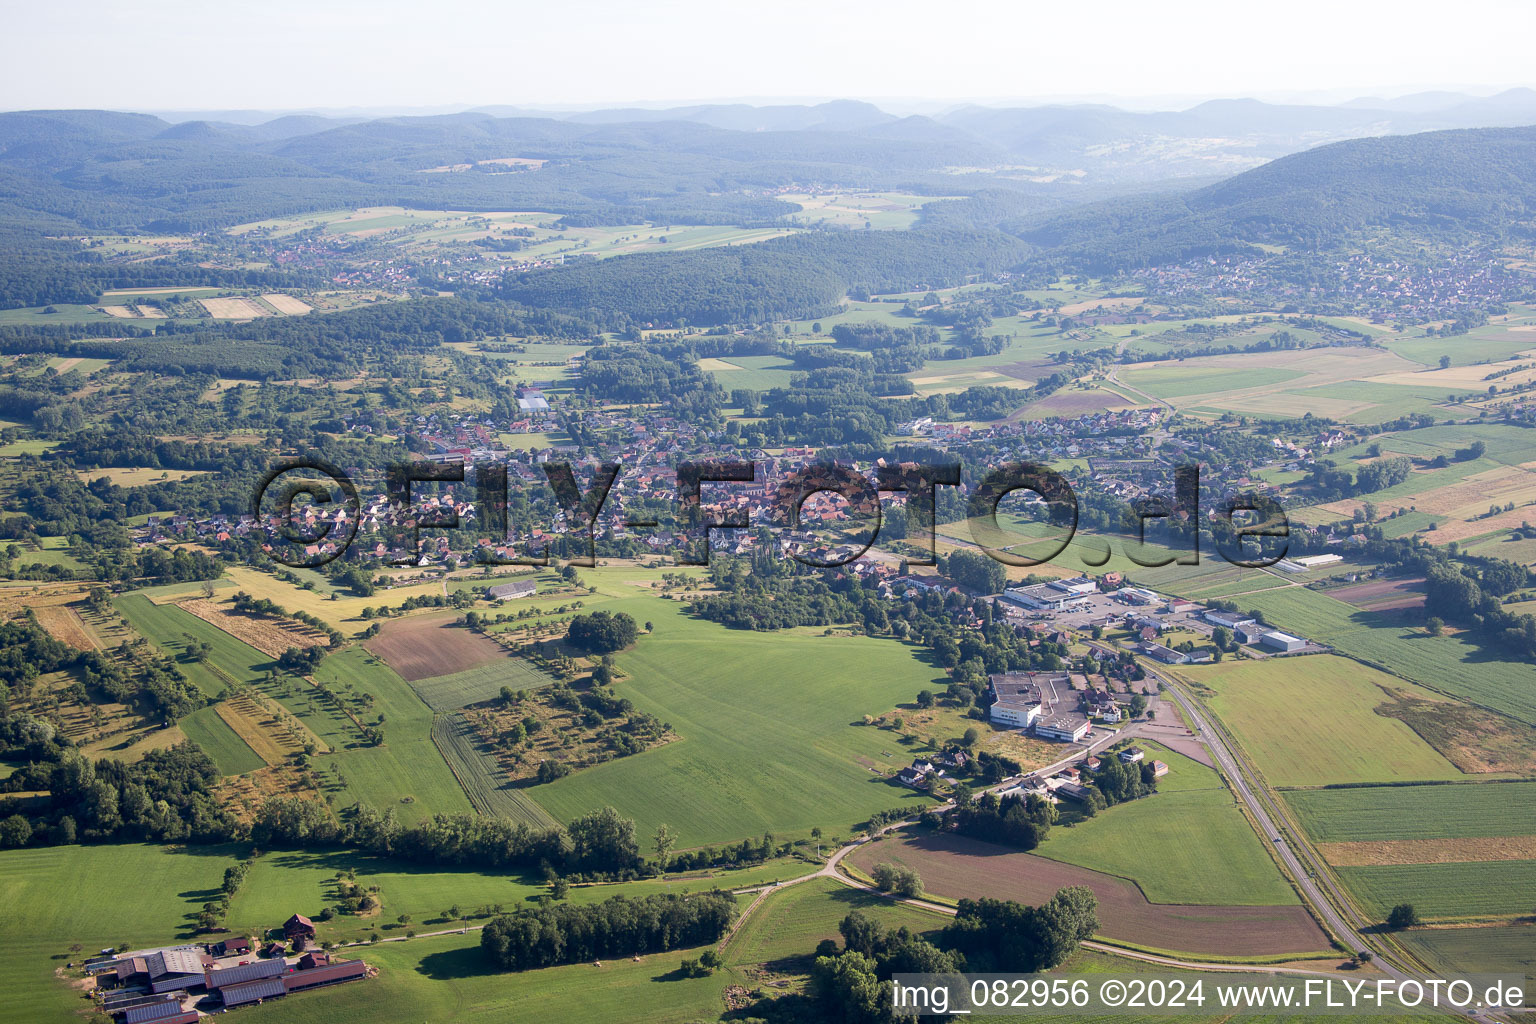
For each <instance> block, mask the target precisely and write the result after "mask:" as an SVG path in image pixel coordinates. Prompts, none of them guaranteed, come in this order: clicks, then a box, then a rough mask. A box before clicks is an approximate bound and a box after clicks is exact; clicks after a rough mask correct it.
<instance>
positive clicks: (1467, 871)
mask: <svg viewBox="0 0 1536 1024" xmlns="http://www.w3.org/2000/svg"><path fill="white" fill-rule="evenodd" d="M1335 871H1336V872H1337V873H1338V875H1339V877H1340V878H1341V879H1343V881H1344V883H1345V884H1346V885H1347V886H1349V888H1350V891H1351V892H1353V893H1354V894H1355V895H1356V896H1357V897H1358V898H1359V899H1360V901H1361V902H1362V903H1363V904H1364V906H1365V908H1366V910H1367V911H1368V912H1369V913H1371V914H1373V915H1375V916H1376V917H1377V918H1378V919H1381V920H1385V918H1386V915H1387V911H1389V910H1390V909H1391V908H1392V907H1394V906H1396V905H1397V904H1399V903H1411V904H1413V907H1414V909H1415V910H1417V911H1418V913H1419V916H1420V917H1423V918H1426V919H1437V918H1438V919H1446V920H1455V919H1457V918H1471V917H1479V916H1524V915H1526V914H1529V913H1530V912H1531V894H1532V893H1536V860H1497V861H1467V862H1463V863H1457V864H1392V865H1379V866H1372V867H1340V868H1335Z"/></svg>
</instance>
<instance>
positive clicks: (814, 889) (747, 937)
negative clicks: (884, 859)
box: [722, 878, 949, 968]
mask: <svg viewBox="0 0 1536 1024" xmlns="http://www.w3.org/2000/svg"><path fill="white" fill-rule="evenodd" d="M750 898H751V897H745V898H744V902H745V899H750ZM855 910H857V911H859V912H860V913H861V914H864V915H865V916H867V917H870V918H873V919H874V920H876V921H879V922H880V924H881V925H882V926H884V927H886V928H900V927H903V926H905V927H907V928H909V929H911V930H912V931H914V932H918V933H921V932H927V931H935V930H938V929H940V928H943V927H944V926H945V925H946V924H948V923H949V918H948V917H946V916H945V915H943V914H938V913H935V912H933V911H929V910H920V909H918V908H917V907H910V906H906V905H904V904H900V903H893V902H892V901H890V900H888V899H885V898H884V897H882V896H877V895H875V894H874V893H872V892H869V891H867V890H864V889H854V888H851V887H849V886H846V885H844V884H843V883H841V882H839V881H837V880H836V879H832V878H813V879H811V880H810V881H809V882H801V883H800V884H799V885H794V886H790V887H789V888H787V889H784V890H782V891H780V892H777V893H774V894H773V895H772V896H769V897H768V899H767V900H765V901H764V902H763V904H762V905H761V906H759V907H758V908H757V910H755V911H754V912H753V914H752V916H751V917H750V918H748V919H747V922H746V923H745V924H743V925H742V926H741V930H740V931H738V932H737V933H736V934H735V935H734V936H732V937H731V941H730V942H729V943H727V944H726V947H725V950H724V952H723V954H722V955H723V956H724V957H725V961H726V963H729V964H774V963H775V962H776V961H785V960H791V961H794V960H801V961H803V966H805V967H808V966H809V964H810V959H811V954H812V953H813V952H814V951H815V949H816V944H817V943H818V942H820V941H821V940H822V939H834V940H836V941H837V943H838V945H842V937H841V935H839V934H838V930H837V926H838V924H839V923H841V922H842V920H843V918H845V917H847V916H848V915H849V914H850V913H852V912H853V911H855ZM779 966H780V967H781V968H782V966H783V965H782V964H780V965H779Z"/></svg>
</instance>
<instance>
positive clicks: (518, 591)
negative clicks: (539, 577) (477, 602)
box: [485, 580, 539, 601]
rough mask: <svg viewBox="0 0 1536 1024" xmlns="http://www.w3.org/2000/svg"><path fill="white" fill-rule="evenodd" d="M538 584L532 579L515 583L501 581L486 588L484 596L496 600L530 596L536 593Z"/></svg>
mask: <svg viewBox="0 0 1536 1024" xmlns="http://www.w3.org/2000/svg"><path fill="white" fill-rule="evenodd" d="M538 589H539V588H538V586H537V585H536V584H535V583H534V582H533V581H532V580H520V581H518V582H516V583H503V584H501V585H500V586H497V587H492V588H491V589H490V590H487V591H486V592H485V593H486V596H487V597H490V598H493V599H495V600H497V601H511V600H514V599H515V598H519V597H532V596H533V595H534V594H536V593H538Z"/></svg>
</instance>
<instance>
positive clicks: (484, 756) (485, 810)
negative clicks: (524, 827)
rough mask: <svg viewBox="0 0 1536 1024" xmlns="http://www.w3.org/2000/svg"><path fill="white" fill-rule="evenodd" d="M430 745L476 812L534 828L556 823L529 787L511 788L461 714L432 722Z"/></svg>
mask: <svg viewBox="0 0 1536 1024" xmlns="http://www.w3.org/2000/svg"><path fill="white" fill-rule="evenodd" d="M432 743H433V745H434V746H435V747H437V749H438V751H440V752H441V754H442V757H443V760H444V761H446V762H447V764H448V767H449V769H450V770H452V772H453V774H454V775H455V776H456V777H457V778H458V780H459V784H460V785H461V786H462V787H463V789H464V793H465V795H466V796H468V797H469V802H470V803H471V804H472V805H473V806H474V808H475V810H476V811H478V812H479V813H481V814H487V815H496V816H499V817H503V818H511V819H512V820H513V821H522V822H526V823H527V824H529V825H531V826H533V827H535V828H550V827H553V826H554V825H556V824H557V822H556V821H555V819H554V818H552V817H550V815H549V812H548V811H546V810H544V808H543V807H540V806H539V804H538V803H537V802H536V801H535V800H534V799H533V797H532V796H530V795H529V793H530V791H529V788H528V787H526V786H522V787H514V786H512V785H511V782H510V780H509V779H508V778H507V773H506V771H505V770H504V769H502V768H501V766H500V765H499V764H497V762H496V758H495V757H493V756H491V755H490V754H488V753H486V752H485V751H484V750H482V749H481V742H480V738H479V736H478V735H477V734H476V733H475V730H474V729H473V728H472V727H471V726H470V725H469V723H467V722H465V721H464V716H463V715H440V716H439V717H438V718H437V719H436V720H435V721H434V722H433V723H432Z"/></svg>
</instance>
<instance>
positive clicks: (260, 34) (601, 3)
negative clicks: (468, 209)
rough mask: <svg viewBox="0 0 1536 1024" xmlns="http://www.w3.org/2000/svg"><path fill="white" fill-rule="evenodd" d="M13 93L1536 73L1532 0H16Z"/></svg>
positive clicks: (923, 93) (401, 98) (331, 96)
mask: <svg viewBox="0 0 1536 1024" xmlns="http://www.w3.org/2000/svg"><path fill="white" fill-rule="evenodd" d="M0 25H3V26H4V29H5V35H6V37H7V38H8V39H9V40H10V42H9V43H8V44H7V45H6V46H5V48H4V59H3V60H0V109H20V108H30V107H110V108H115V109H140V110H144V109H157V110H169V109H174V110H185V109H199V110H209V109H220V108H229V109H240V108H256V109H293V108H305V107H330V108H334V107H399V106H443V105H461V106H462V105H490V104H510V105H518V106H553V105H599V104H600V105H610V104H624V103H644V102H659V101H677V100H697V99H713V98H726V97H730V98H735V97H805V98H826V97H833V96H849V97H859V98H870V99H882V98H910V99H921V98H930V99H982V100H994V101H996V100H1002V99H1041V98H1047V97H1073V98H1078V97H1086V96H1113V97H1143V98H1146V101H1147V102H1148V103H1166V102H1169V101H1170V99H1171V98H1173V97H1207V96H1239V95H1242V96H1261V97H1264V98H1285V97H1287V96H1291V95H1297V94H1304V93H1311V94H1322V93H1327V94H1331V95H1333V96H1334V97H1336V98H1345V97H1347V96H1350V95H1359V94H1377V93H1385V94H1397V93H1402V92H1407V91H1412V90H1414V89H1416V88H1430V87H1443V86H1461V87H1466V86H1473V87H1483V88H1481V89H1479V90H1478V91H1482V92H1489V91H1493V89H1495V88H1501V87H1506V86H1512V85H1536V71H1533V70H1532V60H1531V56H1530V49H1531V39H1532V35H1533V32H1532V30H1533V29H1536V0H1459V2H1456V3H1444V2H1438V3H1424V2H1417V0H1393V2H1377V0H1369V2H1358V0H1290V2H1284V3H1247V2H1243V0H1163V2H1149V0H1134V2H1122V0H1097V2H1091V0H1090V2H1072V0H1051V2H1048V3H1040V2H1035V0H991V2H977V0H947V2H946V0H930V2H926V3H917V2H913V0H879V2H867V0H857V2H850V0H776V2H759V3H739V2H737V3H733V2H731V0H713V2H711V0H652V2H650V3H637V2H633V0H538V2H527V0H500V2H479V0H438V2H431V3H428V2H405V0H261V2H252V0H135V2H129V3H124V2H122V0H62V2H61V0H0Z"/></svg>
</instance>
